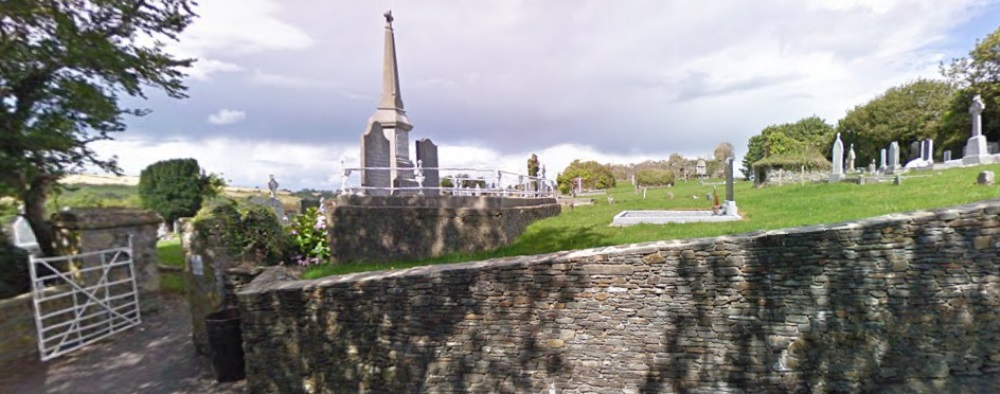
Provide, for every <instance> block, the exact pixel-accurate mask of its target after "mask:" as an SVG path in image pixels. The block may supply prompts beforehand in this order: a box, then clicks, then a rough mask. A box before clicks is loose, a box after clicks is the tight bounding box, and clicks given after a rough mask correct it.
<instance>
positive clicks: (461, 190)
mask: <svg viewBox="0 0 1000 394" xmlns="http://www.w3.org/2000/svg"><path fill="white" fill-rule="evenodd" d="M341 165H343V162H341ZM392 170H395V171H396V172H397V174H399V175H400V176H401V177H405V178H406V179H408V180H412V182H411V184H410V185H403V186H395V187H394V186H365V185H362V180H361V174H362V173H363V172H364V171H382V172H388V171H392ZM435 171H436V172H437V175H438V179H439V181H438V182H432V183H436V184H433V185H432V184H429V183H428V182H429V180H428V175H432V174H433V173H434V172H435ZM442 183H446V184H449V185H448V186H441V184H442ZM340 193H341V194H357V195H369V194H376V193H378V194H408V195H428V194H435V195H452V196H501V197H520V198H545V197H556V196H557V195H558V194H559V188H558V187H557V185H556V181H555V180H553V179H547V178H545V175H544V170H543V172H542V175H541V176H529V175H524V174H519V173H516V172H511V171H504V170H499V169H481V168H464V167H424V166H423V163H422V162H421V161H420V160H417V163H416V166H415V167H412V168H392V167H343V168H342V170H341V177H340Z"/></svg>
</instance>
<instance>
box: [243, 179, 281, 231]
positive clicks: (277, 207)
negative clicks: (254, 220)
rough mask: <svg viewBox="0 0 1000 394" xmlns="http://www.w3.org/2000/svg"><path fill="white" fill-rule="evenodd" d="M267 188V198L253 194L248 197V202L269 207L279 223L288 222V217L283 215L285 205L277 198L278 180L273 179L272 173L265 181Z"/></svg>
mask: <svg viewBox="0 0 1000 394" xmlns="http://www.w3.org/2000/svg"><path fill="white" fill-rule="evenodd" d="M267 189H268V190H269V191H270V195H269V196H268V198H266V199H265V198H260V197H256V196H254V197H251V198H250V203H251V204H256V205H263V206H265V207H268V208H271V211H272V212H274V214H275V215H277V216H278V221H279V222H281V224H288V217H287V216H285V205H284V204H282V203H281V200H278V181H277V180H275V179H274V175H271V176H270V179H269V180H268V182H267Z"/></svg>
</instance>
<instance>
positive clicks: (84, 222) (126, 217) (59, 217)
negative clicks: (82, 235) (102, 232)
mask: <svg viewBox="0 0 1000 394" xmlns="http://www.w3.org/2000/svg"><path fill="white" fill-rule="evenodd" d="M52 218H53V221H54V222H55V224H56V226H57V227H60V228H67V229H72V230H96V229H105V228H113V227H127V226H141V225H159V224H160V223H162V222H163V218H162V217H160V215H159V214H157V213H156V212H153V211H150V210H147V209H138V208H74V209H71V210H68V211H63V212H59V213H56V214H53V215H52Z"/></svg>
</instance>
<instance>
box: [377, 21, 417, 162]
mask: <svg viewBox="0 0 1000 394" xmlns="http://www.w3.org/2000/svg"><path fill="white" fill-rule="evenodd" d="M383 16H385V48H384V53H383V56H384V57H383V59H382V96H381V97H380V98H379V101H378V107H377V109H376V110H375V115H373V117H372V118H373V120H375V121H378V122H379V124H380V125H381V126H382V128H383V129H390V130H400V131H403V132H407V131H410V129H412V128H413V125H411V124H410V119H409V118H407V117H406V111H405V110H404V109H403V96H402V95H401V94H400V92H399V68H398V67H397V64H396V38H395V33H394V32H393V30H392V21H393V20H394V18H393V17H392V11H386V12H385V14H383ZM394 134H395V133H394V132H392V131H389V130H387V132H386V138H389V141H390V142H393V141H394V140H395V136H394ZM403 142H405V141H403ZM404 147H405V146H404ZM405 156H406V155H405V154H404V155H403V157H405Z"/></svg>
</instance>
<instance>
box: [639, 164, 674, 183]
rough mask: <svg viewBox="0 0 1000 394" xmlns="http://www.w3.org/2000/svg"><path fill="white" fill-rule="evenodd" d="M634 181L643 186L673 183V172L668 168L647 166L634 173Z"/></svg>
mask: <svg viewBox="0 0 1000 394" xmlns="http://www.w3.org/2000/svg"><path fill="white" fill-rule="evenodd" d="M635 182H636V183H637V184H639V185H643V186H666V185H673V184H674V173H673V171H670V170H661V169H655V168H647V169H643V170H639V172H637V173H636V174H635Z"/></svg>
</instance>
